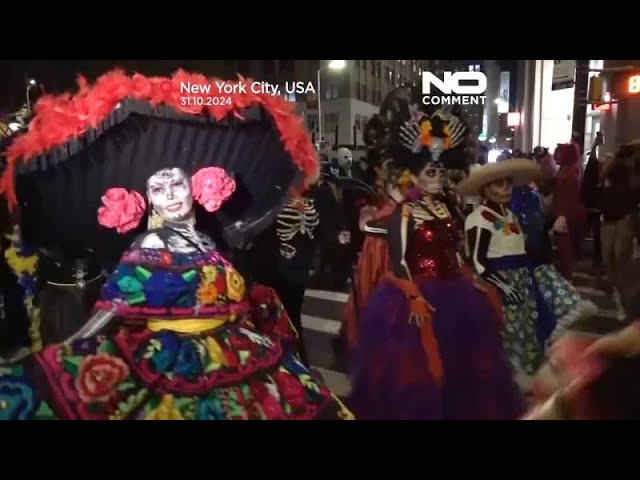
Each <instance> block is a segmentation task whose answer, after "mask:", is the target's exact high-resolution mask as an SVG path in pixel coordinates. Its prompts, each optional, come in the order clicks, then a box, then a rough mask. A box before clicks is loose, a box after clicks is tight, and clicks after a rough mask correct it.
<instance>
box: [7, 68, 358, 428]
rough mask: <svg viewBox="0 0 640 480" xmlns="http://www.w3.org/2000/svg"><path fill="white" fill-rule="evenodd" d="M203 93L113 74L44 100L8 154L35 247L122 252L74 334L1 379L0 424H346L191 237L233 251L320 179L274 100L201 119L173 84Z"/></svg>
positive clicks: (294, 126)
mask: <svg viewBox="0 0 640 480" xmlns="http://www.w3.org/2000/svg"><path fill="white" fill-rule="evenodd" d="M212 81H213V80H211V79H206V78H205V77H203V76H201V75H193V74H188V73H186V72H182V71H180V72H178V73H176V74H175V75H174V76H173V77H171V78H157V77H155V78H146V77H144V76H141V75H135V76H133V77H129V76H127V75H125V74H124V73H122V72H120V71H115V72H111V73H109V74H107V75H105V76H103V77H101V78H99V79H98V80H97V82H96V84H95V85H93V86H89V85H86V84H82V85H81V90H80V92H79V93H78V94H77V95H75V96H73V97H69V96H64V97H59V98H49V99H47V102H46V103H44V104H43V105H42V106H41V108H39V109H38V114H37V116H36V119H35V120H38V121H37V122H36V121H34V124H33V125H32V127H31V129H30V131H29V133H28V134H26V135H24V136H23V137H22V138H21V139H20V140H21V141H20V142H16V143H14V145H13V147H14V150H13V151H11V152H10V156H9V169H8V173H7V174H5V176H4V177H3V179H2V187H3V190H4V193H5V194H6V195H7V197H8V198H9V200H10V202H11V203H12V204H16V203H17V204H18V205H19V206H20V207H21V209H22V213H23V219H24V218H27V213H29V214H30V215H31V217H30V218H34V217H35V219H36V220H34V221H40V222H41V223H40V225H41V228H40V229H39V235H38V237H34V240H36V239H37V240H38V241H39V243H40V244H41V245H42V246H48V245H50V244H52V243H57V244H59V245H61V246H63V247H65V248H67V249H68V250H69V251H72V252H73V251H77V250H74V248H73V247H84V248H92V249H93V250H94V251H96V252H100V251H101V250H100V248H99V247H100V246H103V245H108V244H109V243H113V244H122V243H123V242H124V243H125V253H124V254H123V255H121V257H120V260H119V262H118V264H117V267H116V268H115V270H114V271H113V273H112V274H111V275H110V276H109V278H108V280H107V281H106V283H105V284H104V286H103V288H102V290H101V295H100V299H99V300H98V302H96V305H95V314H94V315H93V317H92V318H91V319H89V321H88V322H87V323H86V324H85V325H84V326H82V327H81V328H80V329H79V330H78V331H77V332H75V333H74V334H73V335H72V336H71V337H70V338H69V339H67V341H65V342H64V343H62V344H58V345H52V346H47V347H45V349H44V350H43V351H42V352H41V353H39V354H36V355H34V356H33V357H30V358H29V359H27V360H25V361H23V362H21V363H20V364H14V365H11V366H9V367H6V368H4V370H3V372H2V375H1V376H0V418H4V419H45V418H58V419H83V420H89V419H96V420H106V419H114V420H115V419H148V420H171V419H174V420H177V419H201V420H219V419H260V420H270V419H348V418H352V416H351V414H350V413H349V412H348V411H347V410H346V409H345V408H344V407H343V406H342V404H341V402H340V401H339V400H338V399H337V398H336V397H334V396H333V395H332V394H331V392H330V391H329V390H328V389H327V388H326V387H325V386H324V385H323V384H322V383H320V382H319V381H318V380H316V379H315V378H314V377H313V376H312V375H311V374H310V373H309V371H308V370H307V369H306V368H305V367H304V366H303V365H302V364H301V363H300V362H299V361H298V359H297V358H296V356H295V355H293V354H291V353H289V352H286V351H284V349H283V347H282V345H281V343H280V342H279V341H277V340H275V339H273V338H269V337H267V336H263V335H261V334H259V333H257V332H256V331H255V329H254V328H253V320H254V318H253V316H252V315H251V313H252V312H251V310H250V307H249V303H248V299H247V292H246V288H245V282H244V279H243V278H242V276H241V275H240V274H239V273H238V271H237V270H236V269H235V268H234V267H233V266H232V265H231V264H230V262H229V261H228V260H226V258H225V257H223V255H222V254H221V253H220V251H219V250H218V249H217V248H216V245H215V242H214V240H212V239H211V238H210V237H208V236H207V235H204V234H202V233H201V232H200V231H198V230H197V229H196V228H195V226H196V220H199V221H200V220H201V222H200V223H201V225H202V228H205V229H206V230H207V231H218V232H221V238H224V240H225V244H226V245H228V246H229V248H235V247H238V246H239V245H242V244H245V243H246V242H248V241H249V240H250V239H251V237H252V236H253V235H254V234H255V233H256V232H258V231H259V230H260V229H261V228H264V227H265V226H266V225H268V224H269V222H270V221H271V220H272V219H273V217H274V215H275V214H276V213H277V211H278V207H279V205H281V204H282V202H283V200H284V198H285V197H286V195H287V194H288V193H287V192H288V191H290V190H300V189H303V188H305V185H308V184H309V183H310V182H311V181H312V179H313V177H314V176H315V175H316V174H317V168H318V164H317V157H316V155H315V152H314V149H313V145H312V144H311V141H310V138H309V135H308V134H307V132H306V131H305V130H304V127H303V126H302V122H301V120H300V119H299V118H298V117H297V116H296V115H295V113H294V112H293V109H292V107H291V106H290V105H289V104H287V103H286V102H285V101H284V100H283V99H281V98H280V97H272V96H270V95H266V94H265V95H263V94H253V93H238V94H233V95H229V97H228V103H225V104H224V105H217V106H214V107H210V108H208V109H205V108H203V107H193V106H191V105H192V104H193V103H196V104H197V103H203V104H205V105H206V104H207V102H206V101H203V102H197V101H189V102H186V101H184V102H183V101H182V98H181V96H180V84H181V82H191V83H203V82H207V83H210V82H212ZM238 90H241V91H242V89H238ZM246 90H247V91H249V92H250V89H246ZM54 126H55V127H57V128H56V129H53V128H52V127H54ZM52 132H55V135H56V136H55V138H51V135H52ZM237 145H242V148H234V147H235V146H237ZM18 159H25V160H26V162H22V161H19V162H18V161H17V160H18ZM26 182H36V183H38V185H39V188H40V193H41V196H40V197H38V196H35V195H33V192H34V189H30V190H27V191H25V190H24V189H23V187H22V185H23V184H24V183H26ZM27 193H30V194H31V195H27ZM44 193H46V194H47V195H44ZM213 213H215V215H212V214H213ZM69 219H73V220H74V221H73V222H70V221H68V220H69ZM145 219H148V221H146V222H145ZM132 239H133V241H132ZM126 245H129V246H128V247H127V246H126Z"/></svg>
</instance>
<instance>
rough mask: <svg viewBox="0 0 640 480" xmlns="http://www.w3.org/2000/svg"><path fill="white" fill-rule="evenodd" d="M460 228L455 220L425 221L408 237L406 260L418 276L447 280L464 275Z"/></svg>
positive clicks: (413, 274)
mask: <svg viewBox="0 0 640 480" xmlns="http://www.w3.org/2000/svg"><path fill="white" fill-rule="evenodd" d="M458 235H459V233H458V229H457V226H456V224H455V222H454V221H453V220H452V219H451V218H447V219H444V220H440V219H433V220H425V221H424V222H422V224H420V225H419V226H418V227H417V228H416V229H415V230H414V231H413V232H409V235H408V238H407V252H406V255H405V258H406V260H407V265H408V266H409V270H410V271H411V275H412V276H413V277H414V278H415V277H429V278H435V277H437V278H447V277H450V276H452V275H456V274H458V273H460V264H459V262H458V257H457V246H458V241H459V237H458Z"/></svg>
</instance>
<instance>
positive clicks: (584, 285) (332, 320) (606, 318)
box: [302, 261, 623, 396]
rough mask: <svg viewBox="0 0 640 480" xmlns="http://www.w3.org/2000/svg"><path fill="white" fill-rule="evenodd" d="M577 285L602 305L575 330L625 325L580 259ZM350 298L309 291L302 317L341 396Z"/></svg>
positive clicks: (308, 340) (313, 350)
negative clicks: (343, 331)
mask: <svg viewBox="0 0 640 480" xmlns="http://www.w3.org/2000/svg"><path fill="white" fill-rule="evenodd" d="M574 284H575V286H576V288H577V289H578V290H579V291H580V293H581V295H583V296H584V297H585V298H588V299H589V300H591V301H592V302H594V303H595V304H596V305H597V306H598V313H597V315H595V316H594V317H591V318H588V319H582V320H579V321H577V322H576V323H575V324H574V325H573V326H572V330H575V331H578V332H582V333H588V334H600V335H601V334H604V333H607V332H611V331H613V330H617V329H619V328H620V327H621V326H622V325H623V323H621V322H620V321H618V320H617V319H616V310H615V305H614V303H613V300H612V299H611V297H610V295H608V294H607V293H605V292H604V291H603V290H601V289H600V288H599V286H598V282H597V281H596V278H595V277H594V276H593V275H592V273H591V267H590V263H589V262H587V261H581V262H578V266H577V269H576V272H575V278H574ZM347 298H348V294H347V293H342V292H329V291H325V290H307V291H306V294H305V302H304V306H303V316H302V325H303V327H304V331H303V335H304V340H305V344H306V346H307V351H308V355H309V360H310V362H311V364H312V365H313V367H314V368H316V369H317V370H318V371H319V372H320V373H321V374H322V376H323V377H324V379H325V381H326V382H327V384H328V386H329V388H331V389H332V390H333V391H334V393H336V394H337V395H340V396H346V395H348V394H349V391H350V388H351V384H350V382H349V378H348V376H347V375H346V371H347V368H346V361H345V359H344V357H343V355H342V352H341V351H339V345H340V342H339V341H338V334H339V331H340V325H341V321H342V314H343V311H344V308H345V303H346V301H347Z"/></svg>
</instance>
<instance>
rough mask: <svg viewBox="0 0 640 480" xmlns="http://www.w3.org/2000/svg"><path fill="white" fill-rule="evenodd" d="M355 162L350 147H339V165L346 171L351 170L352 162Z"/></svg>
mask: <svg viewBox="0 0 640 480" xmlns="http://www.w3.org/2000/svg"><path fill="white" fill-rule="evenodd" d="M352 163H353V155H352V154H351V150H349V149H348V148H344V147H342V148H339V149H338V165H339V166H340V168H342V169H343V170H345V171H346V172H348V171H350V170H351V164H352Z"/></svg>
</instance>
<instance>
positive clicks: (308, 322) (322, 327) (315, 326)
mask: <svg viewBox="0 0 640 480" xmlns="http://www.w3.org/2000/svg"><path fill="white" fill-rule="evenodd" d="M300 319H301V320H302V327H303V328H304V329H305V330H314V331H316V332H324V333H329V334H331V335H338V334H339V333H340V327H341V326H342V323H341V322H339V321H337V320H330V319H328V318H322V317H314V316H312V315H304V314H302V316H301V317H300Z"/></svg>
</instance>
